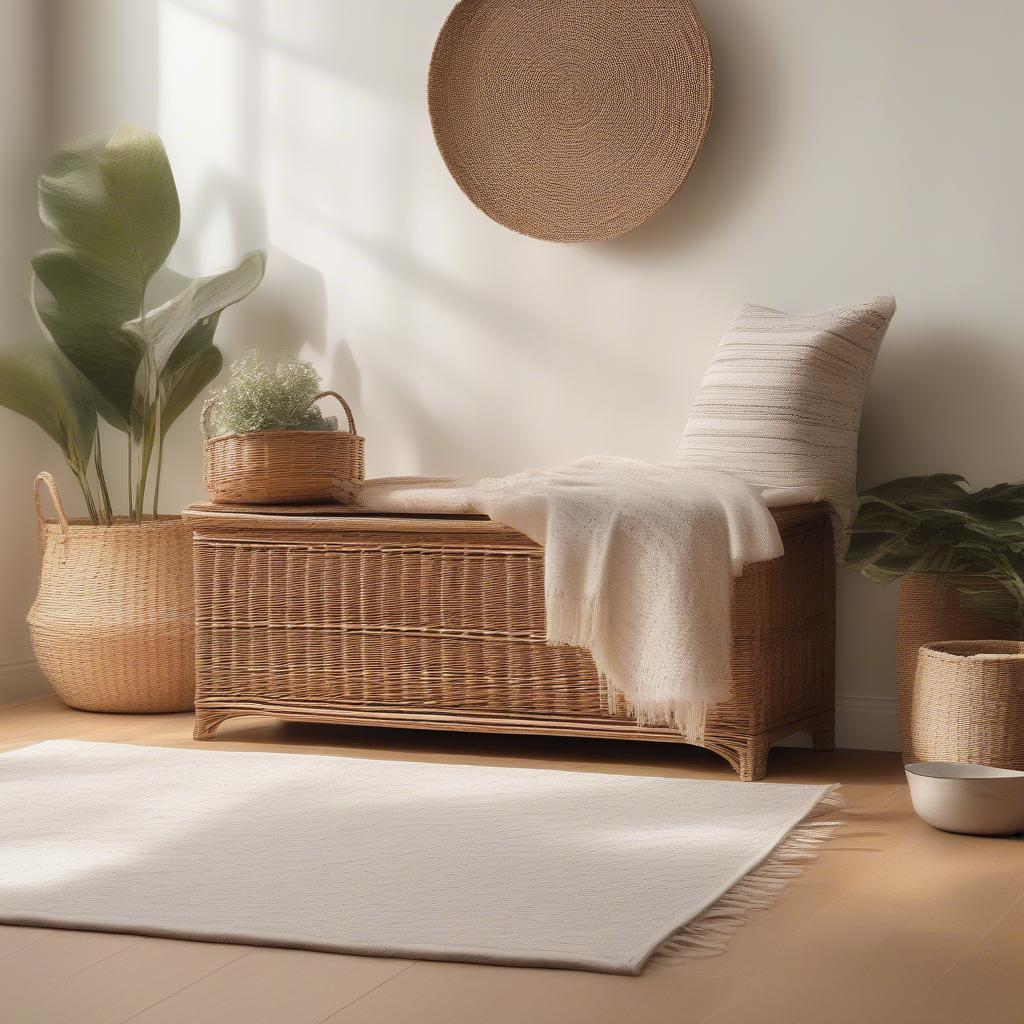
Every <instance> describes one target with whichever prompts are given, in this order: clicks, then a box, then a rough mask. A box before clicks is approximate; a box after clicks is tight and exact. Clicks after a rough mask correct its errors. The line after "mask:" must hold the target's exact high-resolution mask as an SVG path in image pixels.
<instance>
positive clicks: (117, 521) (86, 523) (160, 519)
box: [42, 513, 191, 533]
mask: <svg viewBox="0 0 1024 1024" xmlns="http://www.w3.org/2000/svg"><path fill="white" fill-rule="evenodd" d="M42 525H43V526H46V527H53V528H54V529H56V530H58V531H61V532H63V529H64V527H63V526H62V525H61V522H60V520H59V519H44V520H43V521H42ZM178 525H180V526H184V527H185V528H186V529H191V527H190V526H189V524H188V521H187V520H186V519H185V517H184V516H183V515H182V514H181V513H178V514H177V515H167V514H165V515H160V516H157V517H156V519H154V518H153V517H152V516H147V517H146V518H144V519H143V520H142V522H141V523H137V522H136V521H135V520H134V519H132V518H130V517H129V516H115V517H114V521H113V523H111V524H110V525H109V526H108V525H107V524H106V523H94V522H93V521H92V520H91V519H88V518H87V517H84V516H83V517H78V518H75V519H69V520H68V526H67V528H68V529H69V530H106V531H107V532H108V533H110V532H114V531H116V532H119V533H120V532H126V531H128V530H138V529H142V528H145V527H149V528H150V529H153V528H160V529H165V528H166V527H168V526H178Z"/></svg>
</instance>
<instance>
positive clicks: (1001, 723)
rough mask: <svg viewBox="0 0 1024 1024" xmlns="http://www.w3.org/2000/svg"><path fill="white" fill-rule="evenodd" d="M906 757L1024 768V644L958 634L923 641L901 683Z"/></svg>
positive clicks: (909, 758) (901, 715)
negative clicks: (909, 677)
mask: <svg viewBox="0 0 1024 1024" xmlns="http://www.w3.org/2000/svg"><path fill="white" fill-rule="evenodd" d="M899 703H900V732H901V746H902V748H903V757H904V759H905V760H906V761H907V762H908V763H909V762H915V761H953V762H957V763H967V764H984V765H989V766H991V767H993V768H1010V769H1014V770H1017V771H1021V770H1024V643H1021V642H1020V641H1015V640H960V641H949V642H946V643H935V644H928V645H926V646H924V647H922V648H921V651H920V654H919V657H918V662H917V672H916V673H915V676H914V680H913V682H912V684H911V685H910V686H907V685H902V686H901V687H900V689H899Z"/></svg>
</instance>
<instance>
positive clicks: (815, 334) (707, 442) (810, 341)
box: [677, 295, 896, 553]
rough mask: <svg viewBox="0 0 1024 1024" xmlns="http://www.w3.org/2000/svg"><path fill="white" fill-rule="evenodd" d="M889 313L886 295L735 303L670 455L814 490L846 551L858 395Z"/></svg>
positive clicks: (891, 306)
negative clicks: (801, 308) (794, 305)
mask: <svg viewBox="0 0 1024 1024" xmlns="http://www.w3.org/2000/svg"><path fill="white" fill-rule="evenodd" d="M895 312H896V300H895V299H894V298H893V297H892V296H891V295H879V296H877V297H876V298H873V299H869V300H868V301H867V302H863V303H861V304H860V305H857V306H841V307H839V308H838V309H825V310H819V311H817V312H814V313H804V314H800V315H793V314H790V313H780V312H779V311H778V310H776V309H767V308H766V307H764V306H744V307H742V308H741V309H740V310H739V312H738V313H737V314H736V316H735V317H734V318H733V322H732V324H731V325H730V327H729V329H728V330H727V331H726V333H725V336H724V337H723V338H722V341H721V344H719V346H718V350H717V351H716V352H715V356H714V359H713V360H712V362H711V367H710V369H709V370H708V372H707V375H706V376H705V378H704V381H703V382H702V384H701V386H700V390H699V391H698V392H697V397H696V399H695V401H694V403H693V408H692V409H691V411H690V418H689V420H688V421H687V424H686V430H685V431H684V433H683V438H682V441H681V442H680V444H679V451H678V452H677V458H678V459H680V460H681V461H683V462H684V463H686V464H687V465H693V466H704V467H710V468H714V469H719V470H723V471H725V472H729V473H734V474H736V475H737V476H739V477H741V478H742V479H744V480H746V481H748V482H749V483H751V484H754V485H755V486H758V487H764V488H773V489H776V488H781V489H787V488H801V489H804V491H805V492H806V490H808V489H809V490H812V491H814V492H815V493H816V494H817V495H818V496H819V498H821V499H824V500H828V501H830V502H831V503H832V506H833V508H834V509H835V511H836V519H837V526H838V530H837V547H838V549H839V551H840V553H841V552H842V551H844V550H845V548H846V537H845V534H846V530H847V529H848V527H849V524H850V521H851V519H852V517H853V514H854V509H855V506H856V497H857V438H858V434H859V432H860V416H861V409H862V407H863V404H864V394H865V391H866V390H867V385H868V379H869V377H870V376H871V370H872V367H873V366H874V363H875V357H876V355H877V354H878V347H879V345H880V344H881V342H882V338H883V337H884V336H885V331H886V328H887V327H888V326H889V321H890V320H891V319H892V316H893V314H894V313H895Z"/></svg>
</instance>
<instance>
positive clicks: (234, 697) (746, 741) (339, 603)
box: [185, 505, 835, 779]
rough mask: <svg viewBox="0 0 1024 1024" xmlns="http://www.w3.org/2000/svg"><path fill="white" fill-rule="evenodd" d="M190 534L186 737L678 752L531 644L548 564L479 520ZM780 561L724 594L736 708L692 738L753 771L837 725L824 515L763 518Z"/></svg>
mask: <svg viewBox="0 0 1024 1024" xmlns="http://www.w3.org/2000/svg"><path fill="white" fill-rule="evenodd" d="M185 514H186V518H187V519H188V520H189V521H190V522H191V523H192V524H193V525H194V526H195V529H196V535H195V566H196V622H197V627H196V628H197V632H196V650H197V678H198V696H197V703H196V706H197V714H196V736H197V738H201V739H202V738H209V737H210V736H212V735H213V733H214V732H215V731H216V729H217V727H218V726H219V725H220V724H221V722H223V721H224V720H225V719H227V718H231V717H234V716H237V715H251V714H271V715H275V716H279V717H285V718H295V719H309V720H321V721H334V722H349V723H366V724H378V725H402V726H407V727H413V728H438V729H467V730H478V731H485V732H486V731H491V732H513V733H553V734H571V735H583V736H611V737H621V738H626V739H650V740H662V741H668V742H684V741H686V740H684V737H682V736H681V735H680V734H679V732H677V731H676V730H674V729H672V728H669V727H660V728H659V727H649V728H647V727H645V728H639V727H638V726H637V725H636V723H635V721H634V720H633V719H632V718H631V717H630V716H629V714H628V713H627V712H626V710H625V709H618V710H613V709H610V708H609V707H608V703H607V700H606V695H605V693H603V688H602V686H601V684H600V682H599V679H598V676H597V671H596V669H595V667H594V662H593V659H592V658H591V657H590V655H589V653H587V652H586V651H584V650H581V649H580V648H574V647H552V646H548V645H547V644H546V643H545V608H544V552H543V549H542V548H540V547H539V546H538V545H536V544H534V543H533V542H532V541H531V540H529V539H528V538H527V537H525V536H523V535H522V534H520V533H518V532H516V531H514V530H510V529H508V528H506V527H503V526H500V525H498V524H496V523H492V522H489V521H482V522H481V521H475V520H469V521H466V520H459V519H454V520H444V519H431V520H420V519H402V518H399V517H392V518H386V519H373V518H358V517H351V518H346V517H338V516H335V517H311V518H307V519H304V520H302V521H296V519H295V518H294V517H289V516H279V515H263V516H253V515H235V514H230V513H229V512H227V511H210V509H209V507H208V506H200V507H194V508H192V509H188V510H186V513H185ZM773 515H775V517H776V519H777V520H778V522H779V525H780V529H781V530H782V536H783V541H784V543H785V548H786V550H785V554H784V555H783V557H782V558H778V559H775V560H774V561H771V562H761V563H757V564H755V565H752V566H749V567H748V569H747V572H746V573H744V575H743V576H742V578H741V579H740V580H738V581H737V583H736V587H735V592H734V597H733V624H732V625H733V646H732V666H733V684H734V697H733V699H732V700H731V701H729V702H728V703H726V704H723V705H720V706H719V707H717V708H716V709H715V710H714V712H713V713H712V715H711V716H710V718H709V721H708V723H707V725H706V728H705V731H704V735H703V736H702V737H690V738H689V741H695V742H699V743H700V744H701V745H702V746H705V747H708V748H709V749H711V750H715V751H717V752H718V753H720V754H722V755H723V756H724V757H726V758H727V759H728V760H729V762H730V763H731V764H732V765H733V766H734V767H735V768H736V769H737V771H738V772H739V773H740V775H741V777H742V778H744V779H754V778H760V777H761V776H762V775H764V773H765V766H766V761H767V756H768V747H769V745H770V743H771V742H772V741H773V740H774V739H777V738H781V737H783V736H786V735H789V734H790V733H792V732H794V731H797V730H799V729H810V730H811V731H812V732H813V735H814V739H815V742H816V745H818V746H819V747H821V748H829V749H830V747H831V743H832V730H833V670H834V646H833V644H834V585H835V577H834V572H835V565H834V558H833V555H832V547H831V544H832V534H831V527H830V524H829V519H828V514H827V509H826V507H825V506H822V505H819V506H813V507H803V508H795V509H776V510H773Z"/></svg>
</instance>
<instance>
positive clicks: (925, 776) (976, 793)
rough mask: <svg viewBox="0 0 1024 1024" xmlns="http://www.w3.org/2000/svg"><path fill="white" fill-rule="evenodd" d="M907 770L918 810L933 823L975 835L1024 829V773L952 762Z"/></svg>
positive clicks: (911, 795)
mask: <svg viewBox="0 0 1024 1024" xmlns="http://www.w3.org/2000/svg"><path fill="white" fill-rule="evenodd" d="M906 770H907V781H908V782H909V783H910V798H911V800H912V801H913V803H914V810H915V811H917V813H918V814H919V815H920V816H921V817H922V818H923V819H924V820H925V821H927V822H928V824H929V825H933V826H934V827H935V828H940V829H942V830H943V831H944V832H962V833H963V834H965V835H970V836H1010V835H1016V834H1017V833H1019V832H1024V772H1015V771H1010V770H1009V769H1008V768H989V767H987V766H985V765H982V764H952V763H951V762H948V761H936V762H933V763H920V764H908V765H907V766H906Z"/></svg>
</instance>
